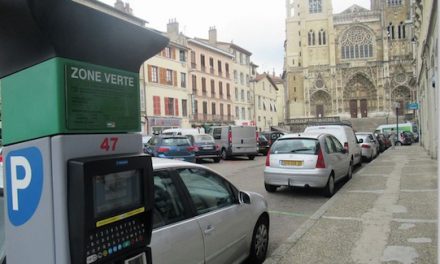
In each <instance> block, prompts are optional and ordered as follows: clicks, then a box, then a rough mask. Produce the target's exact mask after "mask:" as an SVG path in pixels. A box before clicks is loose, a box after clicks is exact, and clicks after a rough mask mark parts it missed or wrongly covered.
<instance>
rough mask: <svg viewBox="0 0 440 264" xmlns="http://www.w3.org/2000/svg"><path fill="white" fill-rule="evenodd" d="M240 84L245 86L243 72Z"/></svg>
mask: <svg viewBox="0 0 440 264" xmlns="http://www.w3.org/2000/svg"><path fill="white" fill-rule="evenodd" d="M240 84H241V85H244V75H243V73H242V72H240Z"/></svg>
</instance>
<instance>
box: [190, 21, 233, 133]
mask: <svg viewBox="0 0 440 264" xmlns="http://www.w3.org/2000/svg"><path fill="white" fill-rule="evenodd" d="M211 33H214V31H213V29H211V30H210V38H209V40H203V39H197V38H194V39H191V38H188V40H187V41H188V48H189V49H190V51H189V54H190V55H189V60H188V68H189V72H188V78H189V84H190V87H191V88H190V92H189V93H190V98H191V106H192V107H191V109H192V112H191V118H190V123H191V126H209V125H214V124H216V125H219V124H233V123H234V119H235V116H234V114H233V112H232V111H233V101H232V98H231V64H232V62H233V55H232V54H231V53H229V52H227V51H225V50H223V49H220V48H218V47H216V45H215V44H216V42H217V40H216V35H215V34H212V35H211Z"/></svg>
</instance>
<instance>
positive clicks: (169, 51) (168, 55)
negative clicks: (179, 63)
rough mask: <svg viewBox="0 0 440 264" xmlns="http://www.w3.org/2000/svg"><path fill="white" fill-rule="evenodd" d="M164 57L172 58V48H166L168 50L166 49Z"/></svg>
mask: <svg viewBox="0 0 440 264" xmlns="http://www.w3.org/2000/svg"><path fill="white" fill-rule="evenodd" d="M164 55H165V57H167V58H171V48H170V47H166V48H165V49H164Z"/></svg>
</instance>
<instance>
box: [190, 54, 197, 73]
mask: <svg viewBox="0 0 440 264" xmlns="http://www.w3.org/2000/svg"><path fill="white" fill-rule="evenodd" d="M196 66H197V64H196V53H195V52H194V51H191V68H193V69H195V68H196Z"/></svg>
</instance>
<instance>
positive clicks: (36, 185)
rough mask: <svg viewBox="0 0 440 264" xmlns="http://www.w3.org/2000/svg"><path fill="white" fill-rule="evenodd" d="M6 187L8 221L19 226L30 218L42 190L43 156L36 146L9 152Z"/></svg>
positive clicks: (6, 161)
mask: <svg viewBox="0 0 440 264" xmlns="http://www.w3.org/2000/svg"><path fill="white" fill-rule="evenodd" d="M5 163H6V188H7V195H8V197H7V202H8V216H9V221H10V222H11V223H12V224H13V225H15V226H20V225H23V224H24V223H26V222H27V221H28V220H29V219H31V217H32V215H33V214H34V213H35V211H36V209H37V207H38V204H39V202H40V198H41V193H42V190H43V157H42V155H41V152H40V150H39V149H38V148H36V147H29V148H24V149H19V150H15V151H11V152H9V154H8V155H7V157H6V160H5Z"/></svg>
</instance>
